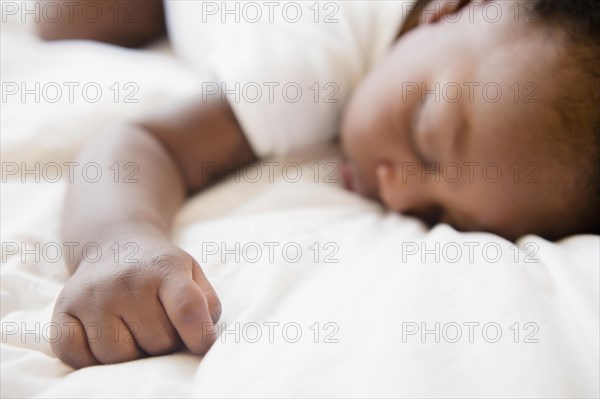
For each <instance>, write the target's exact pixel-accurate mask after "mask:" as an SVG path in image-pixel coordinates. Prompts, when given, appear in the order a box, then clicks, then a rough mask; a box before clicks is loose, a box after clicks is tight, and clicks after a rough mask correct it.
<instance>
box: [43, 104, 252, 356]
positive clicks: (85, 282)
mask: <svg viewBox="0 0 600 399" xmlns="http://www.w3.org/2000/svg"><path fill="white" fill-rule="evenodd" d="M254 159H255V156H254V154H253V152H252V150H251V148H250V146H249V144H248V143H247V141H246V139H245V137H244V135H243V133H242V131H241V128H240V126H239V125H238V123H237V121H236V119H235V117H234V115H233V112H232V110H231V108H230V107H229V105H228V104H227V103H226V102H224V101H221V100H220V99H217V100H214V101H208V102H203V101H200V100H198V101H196V102H193V103H190V104H188V105H187V106H185V107H182V108H178V109H176V110H174V111H173V112H169V113H167V114H165V115H163V116H158V117H153V118H151V119H147V120H145V121H143V122H140V123H135V124H128V125H122V126H120V127H118V128H115V129H114V130H112V131H111V132H108V133H107V134H105V135H103V136H101V137H99V138H98V139H96V140H95V141H93V142H92V143H90V144H89V145H88V146H86V148H85V149H84V150H83V151H82V153H81V154H80V155H79V157H78V159H77V160H76V161H77V162H80V163H81V164H86V163H91V162H96V163H98V164H100V166H101V168H102V172H103V174H104V175H106V176H107V177H105V178H102V179H101V180H100V182H97V183H92V182H88V181H86V180H85V179H84V178H83V176H80V177H79V178H76V179H75V181H74V182H73V183H71V184H70V186H69V189H68V194H67V199H66V207H65V214H64V222H63V235H64V241H65V242H77V243H81V245H79V246H77V247H76V248H77V249H80V248H82V247H83V246H84V245H85V243H90V242H93V243H98V244H99V245H100V248H101V249H102V258H101V259H100V260H99V261H94V262H92V261H91V260H90V259H89V258H91V257H93V255H92V254H88V255H87V256H85V254H82V253H80V252H76V253H75V256H74V258H73V259H71V261H70V262H69V270H70V272H71V273H73V276H72V277H71V278H70V279H69V281H68V282H67V283H66V285H65V287H64V289H63V291H62V292H61V293H60V295H59V297H58V300H57V302H56V305H55V309H54V315H53V321H54V322H56V323H58V325H59V326H61V328H62V335H61V338H60V340H58V341H57V342H55V343H53V349H54V351H55V353H56V354H57V355H58V356H59V357H60V358H61V359H62V360H63V361H65V362H66V363H68V364H70V365H71V366H73V367H84V366H88V365H94V364H98V363H115V362H122V361H127V360H132V359H136V358H139V357H142V356H145V355H146V354H150V355H158V354H163V353H168V352H171V351H173V350H176V349H178V348H179V347H180V346H181V344H182V343H183V344H184V345H185V346H186V347H187V348H188V349H190V350H191V351H192V352H194V353H198V354H202V353H204V352H206V350H207V349H208V348H209V347H210V345H211V343H212V342H213V340H214V338H215V337H214V335H213V334H206V332H207V331H210V329H211V328H212V323H213V322H216V320H217V319H218V317H219V315H220V304H219V300H218V298H217V296H216V294H215V292H214V291H213V289H212V287H211V285H210V283H209V282H208V281H207V279H206V277H205V276H204V274H203V272H202V270H201V269H200V267H199V265H198V263H197V262H196V261H195V260H194V259H193V258H192V257H191V256H190V255H188V254H187V253H185V252H184V251H182V250H181V249H179V248H177V247H176V246H174V245H173V244H172V243H171V242H170V241H169V238H168V229H169V225H170V222H171V219H172V217H173V215H174V214H175V212H176V211H177V209H178V207H179V206H180V204H181V202H182V201H183V199H184V198H185V195H186V193H187V192H191V191H197V190H200V189H202V188H203V187H205V186H206V185H207V184H209V183H210V182H209V178H210V177H212V178H214V177H215V176H214V175H212V176H207V175H206V173H204V172H205V171H207V170H211V171H213V170H214V169H210V168H207V167H206V165H208V164H212V165H214V164H216V165H224V164H225V165H229V166H230V167H231V168H235V167H239V166H242V165H244V164H247V163H249V162H252V161H253V160H254ZM115 169H117V170H119V171H120V173H119V179H117V181H116V182H115V179H114V177H115ZM133 170H137V173H135V175H133V176H131V178H132V179H134V180H137V182H131V181H129V180H131V179H126V176H127V175H128V174H129V172H131V171H133ZM128 181H129V182H128ZM134 252H135V253H134ZM128 255H131V257H130V258H127V256H128ZM83 326H85V327H86V328H85V329H84V328H83ZM128 331H131V333H132V334H133V340H131V339H130V338H129V337H128Z"/></svg>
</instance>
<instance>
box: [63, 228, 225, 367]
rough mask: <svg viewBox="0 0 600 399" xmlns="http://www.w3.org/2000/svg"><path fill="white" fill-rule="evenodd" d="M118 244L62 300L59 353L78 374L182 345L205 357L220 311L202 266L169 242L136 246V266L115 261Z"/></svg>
mask: <svg viewBox="0 0 600 399" xmlns="http://www.w3.org/2000/svg"><path fill="white" fill-rule="evenodd" d="M114 245H115V244H114V243H113V244H112V245H110V244H109V245H106V246H103V247H102V257H101V259H100V260H99V261H97V262H94V263H91V262H90V261H85V260H84V261H82V262H81V263H80V264H79V267H78V268H77V270H76V272H75V273H74V274H73V276H72V277H71V278H70V279H69V281H68V282H67V283H66V285H65V287H64V288H63V290H62V292H61V293H60V295H59V297H58V299H57V301H56V305H55V307H54V314H53V317H52V319H53V322H54V323H57V325H58V327H59V328H60V330H59V332H60V338H58V335H57V338H56V339H55V342H53V343H52V347H53V348H52V349H53V350H54V353H56V354H57V356H58V357H59V358H60V359H61V360H63V361H64V362H65V363H67V364H69V365H70V366H72V367H75V368H80V367H85V366H92V365H96V364H100V363H102V364H106V363H119V362H125V361H128V360H134V359H138V358H141V357H145V356H148V355H161V354H166V353H170V352H173V351H175V350H177V349H179V348H181V346H182V344H184V345H185V346H186V347H187V348H188V349H189V350H190V351H191V352H193V353H196V354H204V353H206V351H207V350H208V349H209V348H210V346H211V345H212V343H213V342H214V340H215V334H214V329H213V327H214V323H216V322H217V320H218V319H219V317H220V314H221V305H220V302H219V299H218V298H217V295H216V293H215V291H214V290H213V288H212V286H211V285H210V283H209V282H208V280H207V279H206V277H205V276H204V273H203V272H202V269H200V266H199V265H198V263H197V262H196V261H195V260H194V259H193V258H192V257H191V256H190V255H189V254H187V253H186V252H184V251H182V250H181V249H179V248H177V247H175V246H174V245H172V244H171V243H169V242H165V241H164V240H163V239H160V240H157V239H148V238H145V239H138V240H136V244H134V246H135V247H137V248H138V249H139V250H138V252H137V254H135V255H133V256H132V258H135V260H136V261H135V262H131V261H129V262H127V261H124V259H115V254H118V252H116V251H115V246H114ZM111 247H112V248H111ZM90 252H91V251H90ZM122 252H124V251H123V250H122V249H121V253H122ZM115 260H119V261H120V262H115ZM55 326H56V324H55Z"/></svg>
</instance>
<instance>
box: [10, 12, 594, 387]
mask: <svg viewBox="0 0 600 399" xmlns="http://www.w3.org/2000/svg"><path fill="white" fill-rule="evenodd" d="M1 33H2V35H1V36H2V39H1V40H2V42H1V45H2V50H1V51H2V60H1V74H2V82H3V92H4V89H5V88H6V87H8V86H5V83H6V82H13V83H14V82H17V83H19V84H20V83H21V82H25V83H26V84H28V85H30V86H28V87H31V85H33V84H35V82H40V83H41V85H44V84H45V83H48V82H58V83H62V82H80V83H82V84H85V83H87V82H97V83H98V84H99V85H100V86H101V87H102V89H103V90H104V93H103V96H102V98H101V100H100V101H99V102H98V103H87V102H86V101H82V99H81V98H80V99H79V100H77V99H76V101H74V102H73V103H70V102H68V101H67V102H65V101H59V102H58V103H56V104H48V102H46V101H40V103H39V104H38V103H35V102H34V101H30V100H27V101H26V102H25V103H22V102H21V101H19V100H18V99H15V98H16V97H15V96H12V97H8V98H6V99H3V101H2V124H1V138H2V162H3V163H7V162H17V163H20V162H23V161H24V162H28V163H29V164H31V163H35V162H40V165H42V166H43V165H46V164H47V163H49V162H57V163H62V162H66V161H69V160H70V159H71V157H72V156H73V154H74V153H75V152H76V151H77V149H78V148H79V147H80V146H81V144H82V143H83V142H84V141H85V140H86V139H88V138H89V137H91V136H93V135H95V134H97V133H98V132H100V131H102V130H103V129H105V128H106V127H107V126H108V125H109V124H110V123H112V122H114V121H117V120H120V119H122V118H132V117H136V116H137V115H140V114H142V113H145V112H151V111H152V110H155V109H160V108H161V107H163V106H164V105H165V104H170V103H172V102H173V101H178V100H179V99H181V98H183V97H186V96H189V95H193V94H194V93H196V92H197V90H198V88H199V87H200V85H201V82H202V77H203V76H206V75H203V73H202V72H198V71H192V70H190V69H189V68H188V67H186V66H185V65H183V64H182V63H180V62H179V61H178V60H177V59H175V58H174V57H173V56H172V55H171V54H170V52H169V49H168V46H167V45H166V44H164V43H163V44H161V45H157V46H155V47H154V48H153V49H152V50H147V51H146V50H145V51H133V50H125V49H119V48H115V47H111V46H105V45H101V44H95V43H89V42H71V43H43V42H40V41H39V40H37V39H36V38H35V36H34V35H33V34H32V33H31V29H30V28H29V27H28V26H27V25H22V24H20V23H17V22H16V21H14V20H11V19H10V18H9V21H8V22H5V23H2V32H1ZM114 82H118V83H119V84H121V85H122V84H125V83H127V82H134V83H135V84H137V85H138V87H139V92H138V93H137V94H136V96H135V98H137V99H139V102H138V103H132V104H125V103H123V102H122V101H119V102H117V103H115V102H114V99H113V98H112V95H113V94H114V92H112V91H110V89H109V87H110V86H111V85H112V84H113V83H114ZM5 100H6V101H5ZM336 154H337V152H336V149H335V148H329V149H324V150H323V151H322V153H319V154H308V155H303V156H302V157H296V158H294V159H288V160H278V162H279V164H278V165H279V166H277V168H276V170H275V174H274V176H275V178H274V179H273V181H270V179H269V175H268V173H263V179H262V180H261V181H258V182H250V181H248V180H250V178H246V179H241V181H240V182H236V181H235V179H230V181H228V182H226V183H224V184H221V185H218V186H216V187H214V188H212V189H210V190H209V191H207V192H205V193H203V194H201V195H198V196H196V197H194V198H193V199H191V200H190V201H188V203H187V204H186V205H185V207H184V208H183V210H182V211H181V213H180V214H179V216H178V218H177V223H176V228H175V231H174V240H175V241H176V242H177V243H178V244H179V245H181V246H182V247H183V248H184V249H186V250H187V251H189V252H190V253H191V254H192V255H194V256H195V257H196V258H197V259H198V260H199V261H201V263H202V265H203V268H204V270H205V272H206V274H207V276H208V277H209V279H210V280H211V281H212V283H213V285H214V286H215V288H216V290H217V292H218V293H219V295H220V298H221V301H222V303H223V315H222V318H221V323H225V326H224V325H222V324H221V327H222V328H224V327H227V328H229V330H230V331H235V327H236V326H239V337H237V338H236V335H235V333H232V332H229V333H227V334H224V335H221V337H220V338H219V339H218V341H217V343H216V344H215V345H214V346H213V348H212V349H211V350H210V351H209V353H208V354H207V355H206V356H205V357H204V358H200V357H197V356H192V355H190V354H186V353H178V354H173V355H169V356H163V357H156V358H148V359H143V360H139V361H135V362H130V363H125V364H119V365H108V366H98V367H92V368H86V369H83V370H78V371H74V370H72V369H70V368H69V367H67V366H65V365H64V364H62V363H61V362H60V361H59V360H58V359H57V358H56V357H55V356H54V355H53V353H52V352H51V350H50V345H49V342H48V339H47V337H46V336H45V334H47V332H48V330H46V328H45V327H46V326H47V325H48V323H49V322H50V316H51V312H52V307H53V303H54V300H55V298H56V296H57V295H58V293H59V291H60V289H61V286H62V285H63V284H64V282H65V281H66V279H67V273H66V271H65V269H64V265H63V264H62V262H55V263H53V262H50V261H49V259H47V258H48V256H46V257H45V258H46V259H40V261H39V262H36V260H35V259H34V257H32V256H26V259H25V261H24V262H23V261H22V258H21V255H22V254H16V255H8V254H7V253H6V249H7V248H8V247H7V245H9V244H10V243H18V244H19V245H26V246H27V248H31V247H32V246H34V245H35V243H36V242H39V243H40V245H41V246H43V245H45V244H47V243H53V242H60V241H61V240H60V236H59V234H58V231H59V220H60V212H61V203H62V199H63V196H64V191H65V183H64V181H61V182H58V183H50V182H43V181H42V182H40V183H36V182H32V181H28V182H26V183H22V182H21V181H20V180H19V179H18V178H15V177H14V176H13V177H10V178H7V179H4V178H5V177H6V176H4V175H3V180H6V182H4V181H3V183H2V190H1V191H2V193H1V218H2V224H1V233H2V242H3V247H2V251H3V253H2V266H1V270H0V271H1V276H2V281H1V299H2V303H1V319H2V320H1V323H2V343H1V355H2V363H1V378H2V384H1V396H2V397H23V396H39V397H78V396H94V397H108V396H117V397H149V396H153V397H158V396H160V397H164V396H181V397H214V396H221V397H238V396H244V397H254V396H261V397H271V396H273V397H275V396H308V397H311V396H327V395H331V396H339V397H348V396H352V397H362V396H369V397H371V396H382V397H438V396H445V397H448V396H468V397H490V396H494V397H507V396H520V397H598V396H599V374H600V370H599V338H598V337H599V336H600V334H599V265H600V258H599V257H600V255H599V252H600V239H599V237H598V236H577V237H571V238H568V239H565V240H562V241H560V242H557V243H551V242H547V241H545V240H543V239H540V238H538V237H535V236H528V237H524V238H522V239H521V240H520V241H519V243H518V245H519V246H520V248H521V250H520V251H515V248H514V247H512V244H511V243H509V242H507V241H505V240H503V239H501V238H499V237H496V236H494V235H491V234H483V233H469V234H463V233H458V232H456V231H455V230H453V229H452V228H450V227H448V226H445V225H440V226H438V227H436V228H434V229H433V230H431V231H427V230H426V229H425V228H424V227H423V225H422V224H421V223H420V222H418V221H416V220H414V219H411V218H407V217H403V216H400V215H394V214H389V213H385V212H384V211H382V210H381V209H380V208H379V207H378V206H376V205H375V204H373V203H371V202H369V201H366V200H364V199H362V198H359V197H357V196H355V195H353V194H351V193H349V192H346V191H345V190H344V189H343V188H342V187H341V185H340V184H338V183H335V181H337V175H334V176H333V179H332V180H333V181H334V183H331V182H327V181H326V180H325V177H324V174H323V173H324V172H327V171H330V170H331V169H330V165H329V164H328V162H330V161H335V160H336ZM290 162H298V163H299V164H301V165H302V171H303V176H302V179H301V180H300V181H298V182H296V183H290V182H288V181H286V180H285V179H284V178H282V176H283V175H282V171H281V169H282V168H283V167H284V166H286V165H290ZM314 162H319V165H320V167H321V168H322V169H323V170H322V171H321V175H320V178H319V179H318V180H319V182H318V183H315V182H314V181H313V180H314V169H311V165H313V164H314ZM325 168H329V169H327V170H325ZM262 170H263V172H266V171H267V170H268V168H266V167H263V168H262ZM288 171H289V170H288ZM246 176H247V177H249V176H252V171H251V170H250V171H248V174H247V175H246ZM286 176H288V180H289V176H290V175H286ZM268 242H277V243H279V244H280V246H279V247H277V248H282V247H283V245H285V244H287V243H292V244H290V245H294V246H295V245H298V246H300V248H301V249H302V251H303V252H302V256H301V257H300V258H299V261H298V262H296V263H292V262H291V261H287V260H286V259H285V258H284V256H283V254H282V252H281V251H280V250H279V249H276V250H275V257H274V259H273V260H272V261H271V260H270V259H269V257H268V256H267V255H266V254H265V253H263V255H262V256H261V257H260V259H259V261H258V262H256V263H252V262H251V260H252V259H253V257H254V256H255V255H256V254H255V253H254V252H252V248H250V247H249V246H248V245H250V246H252V245H253V244H251V243H256V244H258V246H259V247H261V249H263V250H265V251H266V250H268V247H266V246H265V244H264V243H268ZM315 242H316V243H318V246H319V249H320V253H319V256H318V262H315V261H314V256H315V252H314V249H311V246H312V245H313V244H314V243H315ZM23 243H24V244H23ZM203 243H204V244H203ZM206 243H217V244H218V245H220V244H221V243H224V245H226V246H227V248H233V247H234V246H235V243H239V244H240V246H242V247H243V246H244V245H247V249H248V252H245V253H244V252H242V253H240V256H241V259H240V261H239V262H238V261H236V259H234V257H233V255H227V256H226V259H225V261H224V262H223V261H222V259H220V257H219V256H218V255H219V254H217V255H207V253H208V252H209V251H207V249H214V247H210V248H208V247H207V244H206ZM327 243H333V246H331V245H330V246H329V247H325V245H326V244H327ZM470 243H476V244H470ZM421 244H423V245H426V246H427V248H435V246H436V245H439V246H440V248H446V250H447V252H445V253H444V252H443V251H441V252H438V253H439V254H440V258H441V259H439V261H436V259H435V258H434V255H427V256H426V259H425V261H423V260H422V259H421V258H420V254H416V255H410V254H409V252H407V250H409V249H410V250H412V249H414V246H413V245H421ZM203 245H204V252H203ZM469 245H479V246H478V247H477V248H476V249H475V250H474V257H473V259H469V256H468V255H467V254H466V252H468V251H467V249H468V246H469ZM485 245H488V246H487V247H486V248H487V249H488V250H489V252H486V251H483V250H482V248H483V247H484V246H485ZM457 246H458V247H460V248H461V249H463V250H464V251H465V253H463V255H462V257H460V258H459V260H458V261H457V262H452V260H453V259H452V258H454V257H455V254H456V253H455V252H452V249H453V248H456V247H457ZM313 248H314V247H313ZM336 248H337V252H336V253H335V254H334V255H333V257H332V258H331V260H337V261H338V262H337V263H327V262H325V255H327V254H330V252H331V251H332V249H336ZM497 248H500V250H501V256H500V257H499V259H498V261H497V262H495V263H493V262H491V261H490V260H489V259H487V260H486V258H485V256H488V258H495V257H496V255H495V252H494V250H495V249H497ZM533 248H537V252H536V253H535V255H532V256H530V257H529V259H528V258H527V256H528V255H531V250H532V249H533ZM290 254H291V255H290ZM444 254H445V255H446V256H444ZM288 256H290V257H293V256H294V255H293V251H290V252H289V253H288ZM515 256H517V258H518V260H517V261H515ZM527 259H528V260H530V261H532V262H533V263H526V260H527ZM471 322H472V323H479V325H477V326H476V325H473V328H474V334H473V336H472V341H473V342H469V328H468V325H469V324H468V323H471ZM236 323H237V324H236ZM265 323H267V324H265ZM268 323H279V325H275V324H268ZM294 323H295V324H294ZM315 323H319V325H318V327H317V325H315ZM326 323H330V324H326ZM421 323H425V324H424V325H423V324H421ZM435 323H440V324H439V326H440V327H439V331H440V335H441V336H440V342H439V343H437V342H435V334H433V333H430V334H426V335H425V336H424V337H423V336H422V335H421V334H420V333H417V334H415V335H408V332H409V329H410V328H413V327H415V326H417V327H418V328H419V329H420V331H422V327H426V328H429V329H435V326H436V324H435ZM465 323H467V324H465ZM494 323H496V324H494ZM514 323H519V325H518V327H517V325H515V324H514ZM526 323H532V324H527V325H526ZM269 325H271V326H273V327H272V328H273V329H274V330H273V331H274V334H273V335H272V341H273V342H269V341H271V340H270V339H269ZM457 325H458V326H459V327H460V329H461V332H462V334H463V335H462V337H461V339H460V340H459V342H456V343H452V342H449V341H452V340H453V339H454V338H455V336H456V331H457V329H456V326H457ZM484 325H487V330H486V331H487V334H485V336H484V334H483V326H484ZM257 326H258V327H259V328H257ZM511 326H512V329H511ZM526 326H527V327H526ZM283 327H286V328H287V330H286V332H287V334H285V335H284V333H283ZM498 327H499V328H500V329H501V334H502V335H501V337H500V338H499V340H498V342H496V343H491V342H487V341H486V338H487V340H488V341H492V340H494V338H495V336H496V329H497V328H498ZM297 329H299V331H301V333H302V336H301V337H300V338H299V340H298V342H295V343H294V342H292V341H294V339H295V338H296V334H295V333H296V331H297ZM515 329H517V330H518V331H519V335H518V337H516V336H515ZM536 329H537V330H536ZM259 330H260V332H261V333H262V336H261V338H260V339H259V340H258V342H251V341H253V340H255V338H256V333H257V332H258V331H259ZM315 330H318V331H319V335H318V337H317V336H316V335H315ZM403 333H404V334H403ZM529 333H533V335H532V336H529V337H528V339H527V335H528V334H529ZM315 339H316V341H317V342H316V343H315V342H314V341H315ZM515 339H516V340H517V341H518V342H517V343H515V342H514V341H515ZM526 340H537V341H538V342H537V343H535V342H531V343H526V342H525V341H526ZM329 341H332V342H329ZM335 341H337V342H335ZM423 341H424V342H423Z"/></svg>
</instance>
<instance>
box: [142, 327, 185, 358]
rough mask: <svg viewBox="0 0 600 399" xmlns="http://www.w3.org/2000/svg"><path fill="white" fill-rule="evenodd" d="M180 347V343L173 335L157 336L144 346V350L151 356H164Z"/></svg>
mask: <svg viewBox="0 0 600 399" xmlns="http://www.w3.org/2000/svg"><path fill="white" fill-rule="evenodd" d="M180 346H181V342H180V341H179V339H178V337H176V336H174V335H173V334H168V333H164V334H157V335H156V336H155V337H152V339H151V340H149V342H148V343H147V344H146V345H144V350H145V351H146V352H147V353H148V354H149V355H152V356H159V355H166V354H167V353H173V352H175V351H176V350H177V349H179V347H180Z"/></svg>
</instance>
